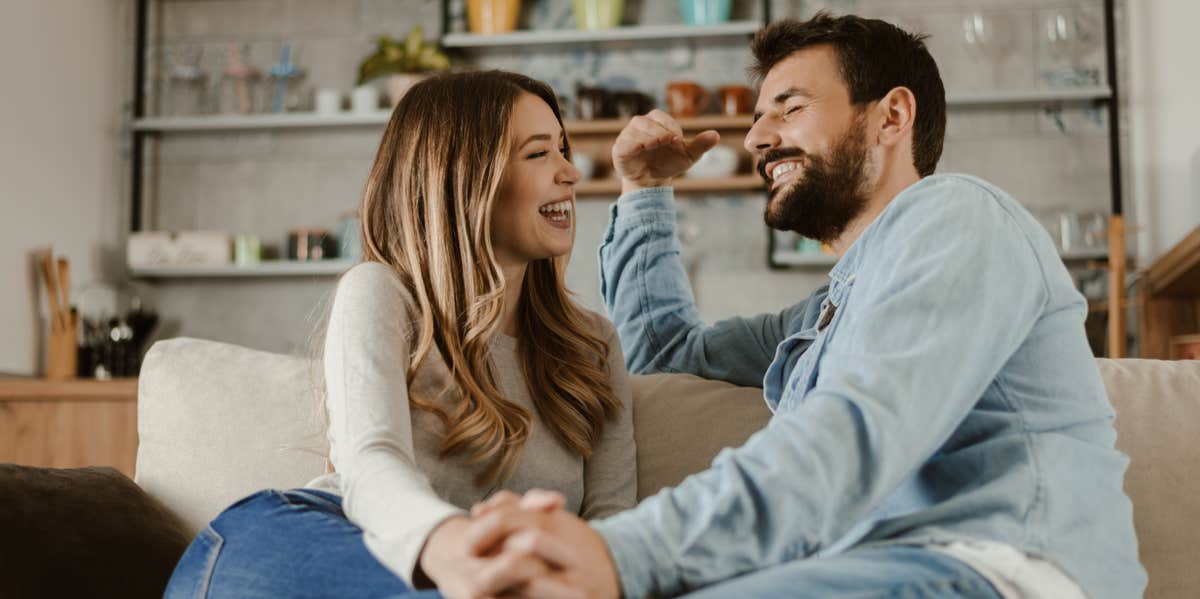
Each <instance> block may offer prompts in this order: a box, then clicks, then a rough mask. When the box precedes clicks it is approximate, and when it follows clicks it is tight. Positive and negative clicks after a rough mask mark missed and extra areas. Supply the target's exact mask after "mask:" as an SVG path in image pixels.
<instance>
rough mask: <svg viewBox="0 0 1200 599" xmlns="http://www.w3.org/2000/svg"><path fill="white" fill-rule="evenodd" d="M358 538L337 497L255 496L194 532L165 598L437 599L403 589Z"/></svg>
mask: <svg viewBox="0 0 1200 599" xmlns="http://www.w3.org/2000/svg"><path fill="white" fill-rule="evenodd" d="M362 535H363V533H362V529H360V528H358V527H357V526H355V525H354V524H352V523H351V522H350V521H349V520H347V519H346V514H345V513H344V512H343V511H342V501H341V498H340V497H338V496H337V495H333V494H330V493H325V492H322V491H314V490H311V489H297V490H292V491H283V492H280V491H261V492H258V493H255V494H254V495H251V496H249V497H246V498H245V499H242V500H241V501H238V502H237V503H235V504H233V505H232V506H230V507H229V508H228V509H226V510H225V511H224V512H222V513H221V515H220V516H217V518H216V519H215V520H213V521H212V523H211V524H209V525H208V526H207V527H206V528H205V529H204V530H202V531H200V534H199V535H197V536H196V539H195V540H194V541H192V544H191V546H189V547H188V549H187V551H186V552H185V553H184V554H183V558H181V559H180V560H179V564H178V565H177V566H176V567H175V573H174V574H172V575H171V581H170V583H168V585H167V592H166V594H164V598H165V599H200V598H205V599H207V598H216V599H219V598H223V597H237V598H239V599H241V598H245V599H251V598H255V599H256V598H260V597H261V598H263V599H267V598H270V599H278V598H281V597H289V598H296V599H308V598H312V599H316V598H318V597H319V598H329V597H354V598H362V599H417V598H421V599H440V598H441V594H440V593H438V592H437V591H413V590H411V589H409V588H408V586H407V585H406V584H405V583H404V581H402V580H401V579H400V578H398V577H397V576H396V575H395V574H393V573H392V572H391V571H390V570H388V569H387V568H385V567H384V566H383V565H382V564H380V563H379V561H378V560H376V559H375V558H374V557H373V556H372V555H371V554H370V553H369V552H368V551H367V547H366V545H364V544H363V538H362Z"/></svg>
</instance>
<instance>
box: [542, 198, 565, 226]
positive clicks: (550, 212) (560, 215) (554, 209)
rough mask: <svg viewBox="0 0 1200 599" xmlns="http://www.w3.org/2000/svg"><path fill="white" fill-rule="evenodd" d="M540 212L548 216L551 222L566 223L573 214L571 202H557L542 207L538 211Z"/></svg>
mask: <svg viewBox="0 0 1200 599" xmlns="http://www.w3.org/2000/svg"><path fill="white" fill-rule="evenodd" d="M538 212H541V213H542V214H544V215H546V217H547V218H549V219H550V220H554V221H564V220H567V216H568V215H570V214H571V202H570V200H564V201H562V202H555V203H553V204H549V205H546V206H542V207H541V208H539V209H538Z"/></svg>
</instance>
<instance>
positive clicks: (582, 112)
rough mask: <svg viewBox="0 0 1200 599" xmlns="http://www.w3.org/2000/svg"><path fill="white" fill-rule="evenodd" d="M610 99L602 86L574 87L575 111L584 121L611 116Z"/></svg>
mask: <svg viewBox="0 0 1200 599" xmlns="http://www.w3.org/2000/svg"><path fill="white" fill-rule="evenodd" d="M611 101H612V97H611V95H610V94H609V93H608V90H607V89H604V88H603V87H587V86H584V85H580V86H577V87H576V88H575V102H576V104H577V105H576V109H575V112H576V114H578V115H579V118H580V119H583V120H585V121H590V120H592V119H603V118H609V117H611V116H612V110H611V106H610V105H611Z"/></svg>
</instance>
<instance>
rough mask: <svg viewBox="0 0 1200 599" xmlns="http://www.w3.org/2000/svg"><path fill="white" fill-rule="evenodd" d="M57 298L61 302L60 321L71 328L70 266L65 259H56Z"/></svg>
mask: <svg viewBox="0 0 1200 599" xmlns="http://www.w3.org/2000/svg"><path fill="white" fill-rule="evenodd" d="M58 296H59V299H61V300H62V305H61V306H60V307H59V310H60V312H59V314H61V315H62V320H63V322H64V323H66V324H67V327H68V328H70V326H71V266H70V263H69V262H67V259H66V258H59V259H58Z"/></svg>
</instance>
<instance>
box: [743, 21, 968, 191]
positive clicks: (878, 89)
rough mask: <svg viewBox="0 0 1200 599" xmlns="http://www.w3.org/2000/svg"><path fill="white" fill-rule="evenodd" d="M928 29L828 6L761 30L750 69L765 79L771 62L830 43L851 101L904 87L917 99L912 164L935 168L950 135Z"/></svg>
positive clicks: (922, 170) (752, 46)
mask: <svg viewBox="0 0 1200 599" xmlns="http://www.w3.org/2000/svg"><path fill="white" fill-rule="evenodd" d="M926 37H927V36H925V35H918V34H912V33H908V32H906V31H904V30H902V29H900V28H899V27H896V26H895V25H892V24H891V23H887V22H886V21H880V20H878V19H864V18H862V17H857V16H853V15H846V16H841V17H834V16H832V15H830V14H829V13H827V12H825V11H821V12H818V13H817V14H816V15H814V16H813V17H812V18H811V19H809V20H807V21H801V20H798V19H785V20H781V21H776V22H774V23H771V24H770V25H767V26H766V27H764V28H762V29H760V30H759V32H758V33H757V34H756V35H755V36H754V41H753V42H751V44H750V50H751V51H752V52H753V53H754V61H755V62H754V64H753V65H752V66H751V67H750V73H751V75H752V76H753V77H754V78H755V79H756V80H757V81H759V82H761V81H762V79H763V78H764V77H766V76H767V73H768V72H770V70H771V68H772V67H774V66H775V65H776V64H779V62H781V61H782V60H784V59H785V58H787V57H789V56H791V55H792V54H793V53H795V52H796V51H798V50H801V49H803V48H807V47H810V46H815V45H818V44H829V45H831V46H832V47H833V49H834V51H835V53H836V54H837V57H838V63H839V67H840V70H841V74H842V79H843V80H844V81H845V83H846V87H847V88H848V89H849V90H850V102H851V103H852V104H855V105H858V104H863V103H866V102H871V101H874V100H879V99H881V98H883V97H884V96H885V95H887V93H888V92H889V91H891V90H892V89H893V88H896V87H906V88H908V89H909V91H911V92H912V93H913V96H914V97H915V98H916V102H917V116H916V121H915V122H914V123H913V148H912V150H913V166H915V167H916V169H917V173H919V174H920V175H921V176H922V177H924V176H926V175H931V174H933V171H934V169H935V168H937V163H938V159H939V158H941V156H942V141H943V140H944V139H945V137H946V89H945V88H944V87H943V86H942V76H941V75H940V74H939V73H938V68H937V63H936V62H934V60H933V56H930V54H929V50H928V49H926V48H925V41H924V40H925V38H926Z"/></svg>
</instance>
